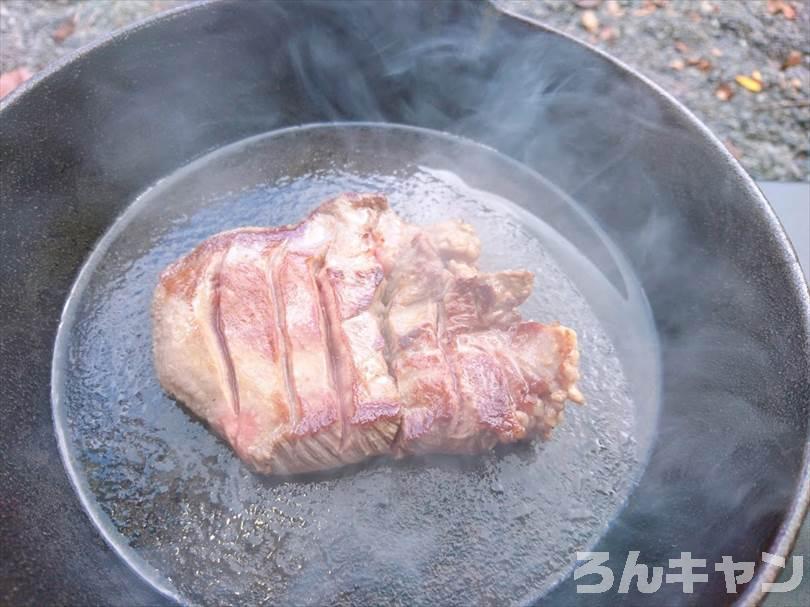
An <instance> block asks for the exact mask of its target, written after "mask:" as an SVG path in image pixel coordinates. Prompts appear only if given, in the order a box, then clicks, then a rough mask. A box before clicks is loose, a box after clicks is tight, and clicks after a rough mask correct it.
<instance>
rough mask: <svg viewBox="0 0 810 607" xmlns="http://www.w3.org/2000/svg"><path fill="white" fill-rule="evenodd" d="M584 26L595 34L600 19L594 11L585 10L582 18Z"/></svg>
mask: <svg viewBox="0 0 810 607" xmlns="http://www.w3.org/2000/svg"><path fill="white" fill-rule="evenodd" d="M580 21H581V22H582V27H584V28H585V29H586V30H587V31H589V32H590V33H592V34H594V33H596V31H597V30H598V29H599V19H598V17H597V16H596V13H594V12H593V11H585V12H584V13H582V17H581V18H580Z"/></svg>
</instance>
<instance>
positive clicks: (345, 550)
mask: <svg viewBox="0 0 810 607" xmlns="http://www.w3.org/2000/svg"><path fill="white" fill-rule="evenodd" d="M347 190H353V191H381V192H384V193H386V194H387V195H388V196H389V199H390V201H391V203H392V205H393V206H394V208H395V209H396V210H397V211H398V212H399V213H401V214H402V215H403V216H405V217H406V218H408V219H409V220H412V221H415V222H418V223H427V222H432V221H437V220H441V219H446V218H450V217H461V218H464V219H465V220H467V221H468V222H470V223H472V224H473V225H474V226H475V227H476V229H477V231H478V234H479V235H480V237H481V239H482V244H483V252H482V265H483V266H484V267H485V268H486V269H505V268H528V269H530V270H532V271H534V272H535V275H536V288H535V292H534V294H533V295H532V297H531V299H530V300H529V301H528V302H527V303H526V304H525V305H524V307H523V310H524V314H525V316H526V317H528V318H533V319H537V320H541V321H551V320H559V321H561V322H562V323H563V324H566V325H568V326H571V327H573V328H575V329H576V330H577V332H578V334H579V339H580V346H581V351H582V376H583V378H582V382H581V386H582V389H583V392H584V394H585V396H586V398H587V404H586V405H585V406H584V407H581V408H580V407H576V406H573V405H571V406H569V408H568V412H567V417H566V420H565V422H564V423H563V424H562V426H561V427H559V428H558V429H557V431H556V432H555V434H554V436H553V437H552V439H551V440H550V441H547V442H534V443H530V444H522V445H517V446H514V447H510V448H501V449H499V450H497V451H496V452H494V453H488V454H484V455H481V456H475V457H447V456H434V457H422V458H415V459H410V460H405V461H399V462H394V461H389V460H386V459H379V460H375V461H371V462H367V463H364V464H360V465H357V466H353V467H350V468H345V469H341V470H338V471H335V472H331V473H325V474H320V475H308V476H301V477H294V478H273V477H267V478H266V477H260V476H258V475H255V474H253V473H251V472H250V471H248V469H247V468H245V466H244V465H242V464H241V463H240V461H239V460H238V459H237V458H236V457H235V456H234V455H233V453H232V452H231V451H230V449H229V448H228V447H227V446H226V445H225V444H224V443H222V442H221V441H219V440H217V439H216V438H215V437H214V436H213V435H212V434H211V433H210V432H209V431H208V430H207V429H206V428H205V427H204V426H203V425H202V424H201V423H199V422H197V421H195V420H194V419H192V418H191V417H190V416H189V415H188V414H187V413H186V412H185V411H184V410H183V409H181V408H180V407H178V406H177V405H176V404H175V403H174V402H172V401H171V400H170V399H169V398H168V397H167V396H166V395H165V394H164V393H163V392H162V390H161V388H160V386H159V384H158V383H157V380H156V377H155V373H154V370H153V366H152V358H151V326H150V319H149V307H150V301H151V296H152V290H153V288H154V286H155V284H156V280H157V276H158V273H159V272H160V271H161V270H162V269H163V267H165V266H166V265H167V264H168V263H169V262H170V261H172V260H174V259H176V258H177V257H179V256H181V255H182V254H184V253H186V252H187V251H189V250H190V249H191V248H192V247H193V246H194V245H196V244H197V243H198V242H200V241H201V240H203V239H204V238H206V237H207V236H210V235H211V234H214V233H216V232H219V231H221V230H225V229H229V228H234V227H237V226H245V225H275V224H283V223H289V222H295V221H298V220H300V219H301V218H302V217H303V216H304V215H305V214H306V213H307V212H308V211H309V210H311V209H312V208H313V207H314V206H315V205H316V204H318V203H319V202H320V201H322V200H324V199H325V198H327V197H329V196H331V195H334V194H336V193H339V192H342V191H347ZM658 378H659V369H658V350H657V341H656V339H655V334H654V329H653V325H652V320H651V316H650V313H649V308H648V306H647V304H646V300H645V298H644V296H643V293H642V291H641V289H640V287H639V286H638V284H637V282H636V281H635V279H634V277H633V275H632V273H631V272H630V271H629V268H628V266H627V265H626V264H625V263H624V262H623V261H622V259H621V258H620V257H619V256H618V255H617V254H616V250H615V248H614V247H613V246H612V245H611V244H610V242H608V240H607V238H606V237H605V236H604V234H603V233H601V232H600V231H599V230H598V228H597V227H596V226H595V225H594V224H593V222H592V221H591V220H590V219H589V217H588V216H587V215H585V214H584V213H583V212H582V211H580V210H579V209H578V207H577V206H576V205H575V204H573V203H572V202H571V201H569V200H566V199H565V198H564V197H563V196H562V195H561V194H560V193H559V192H558V191H557V190H556V189H555V188H554V187H553V186H551V185H550V184H549V183H548V182H547V181H545V180H543V179H542V178H541V177H540V176H538V175H536V174H533V173H531V172H530V171H529V170H528V169H526V168H525V167H523V166H522V165H520V164H518V163H515V162H514V161H512V160H510V159H508V158H506V157H504V156H502V155H500V154H498V153H497V152H495V151H493V150H491V149H488V148H485V147H482V146H479V145H477V144H474V143H472V142H469V141H466V140H462V139H458V138H455V137H452V136H449V135H445V134H441V133H437V132H433V131H426V130H420V129H413V128H405V127H395V126H390V125H370V124H359V125H315V126H311V127H304V128H295V129H287V130H284V131H276V132H273V133H268V134H265V135H261V136H257V137H254V138H251V139H248V140H245V141H242V142H238V143H235V144H233V145H230V146H228V147H226V148H223V149H221V150H218V151H216V152H214V153H212V154H209V155H207V156H205V157H203V158H201V159H199V160H197V161H195V162H194V163H192V164H190V165H188V166H187V167H185V168H183V169H181V170H179V171H177V172H176V173H174V174H172V175H170V176H168V177H166V178H165V179H163V180H162V181H160V182H159V183H157V184H156V185H155V186H154V187H153V188H151V189H150V190H148V191H147V192H145V193H144V194H143V195H142V196H140V197H139V198H138V199H137V200H136V201H134V202H133V204H132V205H130V207H129V208H128V210H127V211H126V213H125V214H124V215H123V216H122V217H121V218H120V219H119V220H118V221H117V222H116V223H115V224H114V226H113V227H112V228H111V230H110V231H109V232H108V233H107V234H106V235H105V236H104V238H103V239H102V240H101V241H100V243H99V245H98V246H97V248H96V249H95V251H94V252H93V254H92V255H91V257H90V258H89V260H88V262H87V263H86V265H85V267H84V269H83V270H82V272H81V274H80V276H79V278H78V280H77V283H76V285H75V287H74V290H73V292H72V294H71V297H70V299H69V301H68V304H67V306H66V309H65V312H64V316H63V319H62V323H61V325H60V331H59V335H58V338H57V346H56V352H55V357H54V369H53V390H54V393H53V396H54V401H53V403H54V419H55V424H56V431H57V434H58V437H59V440H60V447H61V449H62V455H63V457H64V459H65V463H66V466H67V469H68V471H69V473H70V475H71V477H72V480H73V482H74V484H75V486H76V488H77V491H78V493H79V495H80V497H81V499H82V502H83V504H84V506H85V507H86V508H87V510H88V512H89V513H90V515H91V517H92V518H93V520H94V521H95V523H96V524H97V525H98V526H99V528H100V530H101V532H102V534H103V535H104V536H105V538H106V539H107V541H108V542H109V543H110V544H111V545H112V546H113V547H114V548H115V549H116V551H117V552H118V553H119V555H120V556H121V557H122V558H124V559H126V560H127V561H128V562H129V563H130V564H131V565H132V566H133V567H134V568H135V569H136V571H138V572H139V573H140V574H141V575H142V576H144V577H145V578H146V579H148V580H149V581H150V582H151V583H152V584H154V585H155V586H156V587H158V588H159V589H161V590H162V591H163V592H165V593H167V594H169V595H171V596H174V597H175V598H177V599H178V600H180V601H181V602H184V603H189V604H218V605H238V604H296V605H304V604H317V605H321V604H349V603H351V604H388V603H395V604H400V603H401V604H409V605H416V604H425V605H429V604H435V603H442V604H459V605H461V604H467V602H468V598H469V597H470V596H476V597H478V598H479V602H481V603H491V604H503V603H504V602H507V603H510V602H511V603H516V604H517V603H524V602H528V601H532V600H536V599H537V598H538V597H540V596H542V595H543V594H544V593H545V592H546V591H547V590H548V589H549V588H550V587H551V586H553V585H554V584H555V583H556V582H557V581H559V580H560V579H562V578H563V577H564V576H565V575H567V574H568V573H569V572H570V569H571V567H572V565H573V562H574V560H575V552H576V551H577V550H583V549H587V547H589V546H591V545H592V544H593V543H594V542H595V541H596V540H597V539H598V538H599V537H600V535H601V534H602V533H603V532H604V531H605V529H606V528H607V526H608V525H609V523H610V521H611V519H612V518H613V517H614V516H615V514H616V513H617V512H618V510H619V509H620V508H621V507H622V504H623V502H624V501H625V499H626V498H627V496H628V494H629V493H630V491H631V490H632V489H633V487H634V483H635V481H636V480H637V478H638V477H639V475H640V473H641V470H642V468H643V465H644V462H645V459H646V453H647V452H648V448H649V446H650V442H651V438H652V433H653V431H654V427H655V424H656V417H657V407H658V382H659V379H658Z"/></svg>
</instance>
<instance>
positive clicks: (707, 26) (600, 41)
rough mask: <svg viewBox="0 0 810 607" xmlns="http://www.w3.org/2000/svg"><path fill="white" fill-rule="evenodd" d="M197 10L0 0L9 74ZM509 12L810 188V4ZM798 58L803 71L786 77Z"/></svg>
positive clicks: (141, 3) (149, 2)
mask: <svg viewBox="0 0 810 607" xmlns="http://www.w3.org/2000/svg"><path fill="white" fill-rule="evenodd" d="M187 1H188V0H51V1H46V0H0V73H4V72H5V73H9V72H12V74H11V76H9V77H7V79H6V83H7V86H6V88H8V83H9V82H11V81H12V79H14V77H15V76H16V79H19V77H20V76H23V77H24V76H25V75H26V74H25V72H16V73H13V70H16V69H18V68H25V69H27V71H28V72H29V73H30V72H35V71H36V70H39V69H41V68H42V67H44V66H45V65H47V64H48V63H50V62H51V61H53V60H54V59H56V58H57V57H59V56H61V55H64V54H65V53H68V52H70V51H73V50H74V49H76V48H79V47H80V46H83V45H84V44H87V43H89V42H91V41H93V40H94V39H95V38H97V37H98V36H100V35H103V34H105V33H107V32H109V31H111V30H113V29H116V28H119V27H122V26H125V25H127V24H129V23H132V22H133V21H136V20H139V19H143V18H145V17H148V16H150V15H153V14H155V13H157V12H160V11H163V10H166V9H169V8H173V7H176V6H179V5H182V4H184V3H185V2H187ZM381 1H382V0H381ZM500 4H502V5H503V6H505V7H507V8H510V9H513V10H515V11H517V12H520V13H523V14H525V15H528V16H531V17H535V18H537V19H539V20H541V21H544V22H546V23H548V24H550V25H552V26H554V27H556V28H558V29H561V30H563V31H565V32H567V33H569V34H572V35H574V36H577V37H579V38H582V39H584V40H587V41H588V42H591V43H593V44H596V45H597V46H599V47H601V48H604V49H605V50H607V51H608V52H610V53H612V54H613V55H615V56H616V57H618V58H619V59H621V60H623V61H624V62H626V63H628V64H629V65H631V66H633V67H635V68H637V69H639V70H641V71H642V72H643V73H644V74H646V75H647V76H649V77H650V78H652V79H653V80H655V81H656V82H658V83H659V84H661V85H662V86H663V87H664V88H665V89H667V90H668V91H670V92H671V93H673V94H674V95H675V96H676V97H678V98H679V99H680V100H681V101H683V102H684V103H685V104H686V105H687V106H688V107H689V108H690V109H691V110H692V111H694V112H695V114H697V116H698V117H699V118H700V119H701V120H703V121H704V122H705V123H706V124H707V125H708V126H709V128H711V129H712V130H713V131H714V132H715V133H717V134H718V135H719V136H720V138H721V139H722V140H723V141H724V142H725V143H726V145H727V147H728V148H729V149H730V150H731V151H732V153H733V154H735V155H736V156H737V157H738V158H739V159H740V160H741V161H742V163H743V165H744V166H745V167H746V168H747V169H748V171H749V172H750V173H751V174H752V175H753V176H754V177H755V178H757V179H768V180H784V181H790V180H804V181H810V158H809V156H810V142H809V141H808V133H809V132H810V0H500ZM791 53H792V55H791ZM791 56H792V57H793V61H794V62H796V65H792V66H790V67H788V68H786V69H783V66H784V63H785V62H786V61H787V59H788V58H789V57H791ZM757 71H758V72H759V73H758V74H757V73H756V72H757ZM752 73H753V75H754V77H755V79H756V78H757V77H758V78H759V79H760V80H761V81H762V90H761V91H760V92H751V91H749V90H747V89H746V88H744V86H742V85H741V84H739V83H738V82H737V81H736V80H735V79H736V78H737V77H738V76H748V77H751V76H752ZM749 85H750V86H754V88H756V85H757V83H756V82H754V83H753V85H751V84H750V82H749ZM0 88H3V87H0Z"/></svg>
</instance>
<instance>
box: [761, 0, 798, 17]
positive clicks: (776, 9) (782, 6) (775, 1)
mask: <svg viewBox="0 0 810 607" xmlns="http://www.w3.org/2000/svg"><path fill="white" fill-rule="evenodd" d="M766 8H767V11H768V14H770V15H775V14H777V13H782V16H783V17H784V18H785V19H789V20H790V21H793V20H794V19H795V18H796V9H795V8H794V7H793V5H792V4H791V3H789V2H787V1H786V0H768V3H767V5H766Z"/></svg>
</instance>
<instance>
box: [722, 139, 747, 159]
mask: <svg viewBox="0 0 810 607" xmlns="http://www.w3.org/2000/svg"><path fill="white" fill-rule="evenodd" d="M723 145H725V146H726V149H727V150H728V151H729V153H730V154H731V155H732V156H734V158H736V159H737V160H739V159H740V158H742V151H741V150H740V148H738V147H737V146H736V145H734V144H733V143H731V141H729V140H728V139H726V140H725V141H724V142H723Z"/></svg>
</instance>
